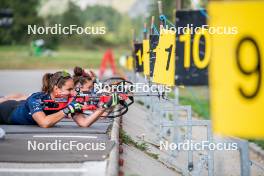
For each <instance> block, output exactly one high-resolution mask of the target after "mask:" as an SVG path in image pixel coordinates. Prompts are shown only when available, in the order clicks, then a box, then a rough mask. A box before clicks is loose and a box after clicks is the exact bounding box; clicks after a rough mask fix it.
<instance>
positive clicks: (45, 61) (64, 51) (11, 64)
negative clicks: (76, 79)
mask: <svg viewBox="0 0 264 176" xmlns="http://www.w3.org/2000/svg"><path fill="white" fill-rule="evenodd" d="M105 50H106V48H98V49H94V50H87V49H84V48H82V47H81V46H79V47H78V46H73V47H69V46H61V47H60V48H59V49H58V50H57V51H55V53H54V54H53V55H52V56H30V54H29V53H30V52H29V47H28V46H1V47H0V69H64V68H65V69H69V68H73V67H74V66H76V65H79V66H82V67H85V68H87V67H88V68H98V67H99V66H100V63H101V59H102V57H103V54H104V52H105ZM127 52H128V50H127V49H125V48H115V49H113V53H114V57H115V60H116V64H117V65H118V63H119V62H118V60H119V57H120V56H121V55H122V54H124V53H127Z"/></svg>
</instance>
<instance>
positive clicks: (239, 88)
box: [209, 1, 264, 138]
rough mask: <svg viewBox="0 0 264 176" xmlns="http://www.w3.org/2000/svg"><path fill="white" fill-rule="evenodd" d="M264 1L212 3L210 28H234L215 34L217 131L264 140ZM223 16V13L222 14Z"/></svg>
mask: <svg viewBox="0 0 264 176" xmlns="http://www.w3.org/2000/svg"><path fill="white" fill-rule="evenodd" d="M263 9H264V2H263V1H253V2H252V1H232V2H231V1H230V2H228V3H227V2H220V1H218V2H210V4H209V16H210V19H209V25H210V27H219V26H221V27H223V26H225V27H229V28H230V27H235V28H236V29H237V33H233V34H230V33H229V34H228V33H225V34H213V35H212V46H213V47H212V57H211V62H210V66H209V83H210V93H211V115H212V120H213V128H214V131H215V132H217V133H220V134H224V135H229V136H230V135H231V136H238V137H246V138H259V137H264V87H263V73H264V70H263V68H264V60H263V57H264V55H263V52H264V51H262V50H263V48H264V36H263V34H262V30H263V27H264V25H263V23H262V21H263V19H264V14H263V13H262V11H263ZM223 12H224V13H223Z"/></svg>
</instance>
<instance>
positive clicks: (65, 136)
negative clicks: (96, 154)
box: [33, 135, 97, 139]
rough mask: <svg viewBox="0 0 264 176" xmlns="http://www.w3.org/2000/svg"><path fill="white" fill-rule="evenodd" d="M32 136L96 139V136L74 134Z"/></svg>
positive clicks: (37, 136)
mask: <svg viewBox="0 0 264 176" xmlns="http://www.w3.org/2000/svg"><path fill="white" fill-rule="evenodd" d="M33 138H86V139H97V136H74V135H34V136H33Z"/></svg>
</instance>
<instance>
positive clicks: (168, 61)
mask: <svg viewBox="0 0 264 176" xmlns="http://www.w3.org/2000/svg"><path fill="white" fill-rule="evenodd" d="M171 50H172V45H170V47H169V48H165V51H166V52H168V60H167V64H166V70H167V71H168V70H169V66H170V58H171Z"/></svg>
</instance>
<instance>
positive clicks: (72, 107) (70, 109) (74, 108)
mask: <svg viewBox="0 0 264 176" xmlns="http://www.w3.org/2000/svg"><path fill="white" fill-rule="evenodd" d="M81 109H82V104H80V103H78V102H76V101H72V102H71V103H70V104H68V105H67V107H65V108H64V109H63V112H64V114H66V115H69V114H72V115H73V114H74V113H75V112H78V111H81Z"/></svg>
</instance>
